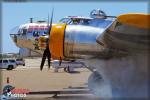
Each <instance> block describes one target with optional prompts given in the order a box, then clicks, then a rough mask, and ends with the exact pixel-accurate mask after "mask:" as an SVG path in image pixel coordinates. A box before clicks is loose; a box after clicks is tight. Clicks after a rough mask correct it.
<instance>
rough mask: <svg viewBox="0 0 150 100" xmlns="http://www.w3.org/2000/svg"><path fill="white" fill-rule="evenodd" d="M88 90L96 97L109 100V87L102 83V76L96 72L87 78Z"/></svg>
mask: <svg viewBox="0 0 150 100" xmlns="http://www.w3.org/2000/svg"><path fill="white" fill-rule="evenodd" d="M88 88H89V89H90V92H91V93H92V94H94V95H95V96H97V97H101V98H111V91H110V86H109V85H108V84H106V82H104V80H103V78H102V76H101V75H100V74H99V73H98V72H97V71H95V72H93V73H92V74H91V75H90V76H89V78H88Z"/></svg>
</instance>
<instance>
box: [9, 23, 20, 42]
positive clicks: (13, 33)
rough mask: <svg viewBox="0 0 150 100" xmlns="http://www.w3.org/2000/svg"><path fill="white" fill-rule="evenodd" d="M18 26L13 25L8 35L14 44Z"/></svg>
mask: <svg viewBox="0 0 150 100" xmlns="http://www.w3.org/2000/svg"><path fill="white" fill-rule="evenodd" d="M18 32H19V26H16V27H14V28H13V29H12V30H11V31H10V37H11V39H12V40H13V42H14V43H15V44H16V43H17V37H18V35H19V33H18Z"/></svg>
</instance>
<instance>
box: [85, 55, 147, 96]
mask: <svg viewBox="0 0 150 100" xmlns="http://www.w3.org/2000/svg"><path fill="white" fill-rule="evenodd" d="M86 64H87V65H88V66H91V67H93V66H94V67H95V68H96V69H97V71H98V72H99V73H100V74H101V75H102V77H103V79H104V81H105V82H106V83H107V84H109V85H110V87H111V93H112V98H127V99H131V98H135V99H137V98H147V97H148V55H147V53H146V54H136V55H132V56H127V57H121V58H118V57H116V58H111V59H105V60H104V59H90V60H87V61H86ZM94 88H95V89H98V90H100V89H101V86H97V87H94ZM98 90H97V91H98ZM99 96H100V97H101V96H102V97H104V96H103V93H102V94H99ZM106 98H107V97H106Z"/></svg>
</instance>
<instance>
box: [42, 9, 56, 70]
mask: <svg viewBox="0 0 150 100" xmlns="http://www.w3.org/2000/svg"><path fill="white" fill-rule="evenodd" d="M53 11H54V9H52V14H51V21H50V24H49V14H48V31H47V35H50V32H51V28H52V21H53ZM46 58H47V59H48V69H50V63H51V53H50V50H49V40H48V43H47V46H46V49H45V50H44V53H43V57H42V61H41V66H40V70H42V69H43V66H44V63H45V60H46Z"/></svg>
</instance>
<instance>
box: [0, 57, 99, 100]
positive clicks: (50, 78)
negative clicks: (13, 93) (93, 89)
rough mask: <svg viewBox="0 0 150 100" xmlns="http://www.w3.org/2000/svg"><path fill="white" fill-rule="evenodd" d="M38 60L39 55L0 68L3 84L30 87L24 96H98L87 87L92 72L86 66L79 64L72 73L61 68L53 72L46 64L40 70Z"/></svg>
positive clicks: (88, 99) (53, 99) (68, 99)
mask: <svg viewBox="0 0 150 100" xmlns="http://www.w3.org/2000/svg"><path fill="white" fill-rule="evenodd" d="M40 62H41V58H34V59H25V63H26V66H21V65H19V66H18V67H17V68H16V69H14V70H11V71H8V70H5V69H1V72H2V76H1V78H2V87H4V86H6V85H8V84H9V85H12V86H14V87H15V88H16V89H27V90H29V94H27V95H26V97H24V98H23V99H25V100H57V99H58V100H99V99H98V98H97V97H95V96H94V95H93V94H92V93H90V91H89V90H88V88H87V85H86V84H87V80H88V77H89V75H90V74H91V72H90V71H89V70H88V69H86V68H78V69H75V73H67V72H64V70H63V69H59V72H54V69H52V68H51V69H50V70H48V68H47V66H46V64H45V66H44V69H43V70H42V71H40V67H39V66H40ZM1 92H2V90H1ZM56 94H57V95H56Z"/></svg>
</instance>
